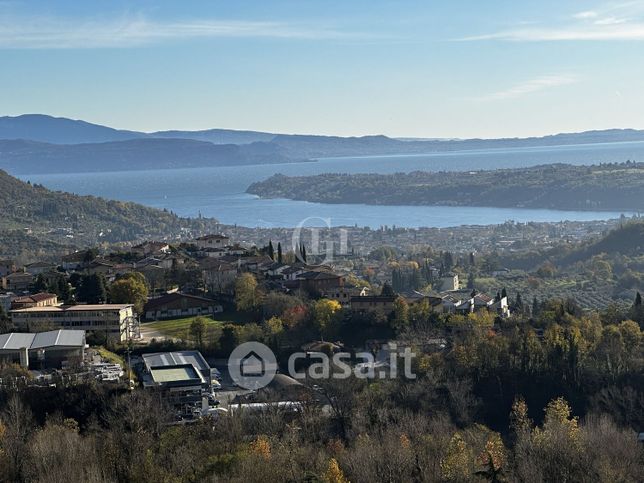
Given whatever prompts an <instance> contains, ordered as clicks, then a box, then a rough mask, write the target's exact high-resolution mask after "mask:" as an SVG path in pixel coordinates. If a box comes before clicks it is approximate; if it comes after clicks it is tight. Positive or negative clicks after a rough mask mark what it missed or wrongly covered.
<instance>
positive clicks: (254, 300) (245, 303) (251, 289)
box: [235, 273, 259, 311]
mask: <svg viewBox="0 0 644 483" xmlns="http://www.w3.org/2000/svg"><path fill="white" fill-rule="evenodd" d="M258 305H259V289H258V288H257V280H256V279H255V277H254V276H253V275H252V274H250V273H242V274H241V275H240V276H239V277H237V280H235V306H236V307H237V310H241V311H248V310H254V309H256V308H257V306H258Z"/></svg>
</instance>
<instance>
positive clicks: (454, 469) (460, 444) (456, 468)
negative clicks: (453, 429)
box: [440, 433, 472, 481]
mask: <svg viewBox="0 0 644 483" xmlns="http://www.w3.org/2000/svg"><path fill="white" fill-rule="evenodd" d="M471 462H472V451H471V449H470V448H469V447H468V446H467V443H466V442H465V440H464V439H463V436H461V435H460V434H459V433H454V435H453V436H452V439H451V440H450V442H449V446H448V447H447V454H446V455H445V457H444V458H443V459H442V460H441V463H440V467H441V473H442V476H443V478H444V479H445V480H447V481H466V480H468V479H469V478H470V475H471V474H472V471H471V466H472V465H471Z"/></svg>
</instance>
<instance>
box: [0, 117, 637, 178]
mask: <svg viewBox="0 0 644 483" xmlns="http://www.w3.org/2000/svg"><path fill="white" fill-rule="evenodd" d="M16 139H24V140H30V141H37V142H42V143H50V144H88V143H91V144H95V143H105V142H114V141H127V140H137V139H138V140H143V139H147V140H149V139H186V140H194V141H201V142H207V143H210V144H216V145H228V144H236V145H250V144H253V143H258V142H260V143H265V144H272V145H274V148H273V149H274V152H276V153H279V154H280V155H282V156H285V157H290V158H319V157H331V156H368V155H388V154H422V153H431V152H444V151H457V150H470V149H495V148H521V147H534V146H554V145H570V144H594V143H610V142H624V141H644V131H637V130H634V129H608V130H603V131H587V132H582V133H562V134H555V135H551V136H544V137H530V138H500V139H431V138H427V139H414V138H399V139H393V138H389V137H387V136H362V137H339V136H316V135H300V134H272V133H266V132H258V131H235V130H229V129H208V130H203V131H179V130H172V131H159V132H153V133H144V132H137V131H122V130H117V129H112V128H110V127H105V126H100V125H97V124H91V123H87V122H85V121H75V120H71V119H65V118H56V117H51V116H45V115H40V114H28V115H23V116H17V117H0V140H16ZM130 146H137V145H136V144H132V145H130ZM157 146H163V145H162V144H158V145H157ZM186 146H190V145H186ZM92 149H94V148H92ZM96 149H99V151H104V149H101V148H96ZM194 149H195V148H194V145H193V147H192V148H186V150H187V151H191V150H194ZM201 149H204V148H203V147H202V148H201ZM227 149H230V148H227ZM267 149H268V148H267ZM85 152H86V153H87V149H86V151H85ZM171 152H172V151H171ZM173 154H178V153H174V152H173ZM97 156H99V157H100V154H97ZM193 161H194V160H193ZM182 162H183V161H182V159H181V158H177V159H175V160H173V162H172V164H173V165H174V166H179V165H182V164H181V163H182ZM268 162H274V161H268ZM276 162H282V160H280V159H278V160H277V161H276ZM230 164H236V163H233V162H231V163H230ZM189 165H192V163H189Z"/></svg>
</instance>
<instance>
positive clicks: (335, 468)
mask: <svg viewBox="0 0 644 483" xmlns="http://www.w3.org/2000/svg"><path fill="white" fill-rule="evenodd" d="M323 480H324V481H325V482H326V483H349V480H347V478H346V477H345V476H344V473H343V472H342V469H340V465H339V464H338V461H337V460H336V459H335V458H331V459H330V460H329V465H328V467H327V470H326V472H325V473H324V477H323Z"/></svg>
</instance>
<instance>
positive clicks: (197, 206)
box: [20, 142, 644, 228]
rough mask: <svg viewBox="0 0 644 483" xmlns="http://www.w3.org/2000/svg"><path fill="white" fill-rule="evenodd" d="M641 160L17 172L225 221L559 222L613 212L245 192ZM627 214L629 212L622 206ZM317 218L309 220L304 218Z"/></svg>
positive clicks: (636, 152)
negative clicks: (324, 200)
mask: <svg viewBox="0 0 644 483" xmlns="http://www.w3.org/2000/svg"><path fill="white" fill-rule="evenodd" d="M626 160H632V161H641V160H644V142H627V143H603V144H587V145H572V146H548V147H533V148H511V149H489V150H470V151H453V152H448V153H432V154H422V155H399V156H362V157H347V158H324V159H320V160H318V161H317V162H304V163H291V164H272V165H254V166H239V167H236V166H235V167H232V166H227V167H213V168H199V169H173V170H146V171H117V172H104V173H76V174H33V175H21V176H20V178H21V179H24V180H30V181H31V182H32V183H41V184H43V185H45V186H47V187H48V188H51V189H55V190H62V191H68V192H72V193H78V194H92V195H96V196H103V197H106V198H112V199H117V200H123V201H135V202H137V203H141V204H144V205H148V206H153V207H156V208H167V209H168V210H172V211H174V212H175V213H177V214H178V215H181V216H190V217H195V216H198V215H199V214H201V215H203V216H208V217H215V218H217V219H219V220H220V221H221V222H222V223H225V224H238V225H243V226H249V227H258V226H261V227H292V226H296V225H297V224H298V223H300V222H302V221H303V220H306V219H307V218H311V217H315V218H322V219H328V220H330V223H331V224H332V225H333V226H342V225H356V224H357V225H358V226H369V227H372V228H378V227H380V226H383V225H388V226H392V225H396V226H400V227H419V226H428V227H447V226H455V225H471V224H477V225H487V224H497V223H503V222H505V221H508V220H514V221H517V222H526V221H563V220H579V221H582V220H600V219H609V218H616V217H618V216H620V214H621V213H618V212H592V211H558V210H534V209H514V208H486V207H462V206H460V207H449V206H367V205H326V204H320V203H308V202H304V201H291V200H284V199H276V200H275V199H273V200H265V199H259V198H257V197H256V196H254V195H249V194H246V193H245V191H246V188H247V187H248V186H249V185H250V184H251V183H253V182H255V181H260V180H263V179H266V178H268V177H270V176H272V175H273V174H276V173H282V174H285V175H292V176H293V175H310V174H320V173H383V174H384V173H395V172H410V171H417V170H423V171H471V170H477V169H496V168H518V167H526V166H535V165H539V164H547V163H568V164H580V165H583V164H597V163H609V162H623V161H626ZM625 214H626V215H629V214H630V213H625ZM313 224H318V225H320V224H322V222H321V221H319V220H318V221H317V223H316V221H315V220H309V221H308V222H307V225H313Z"/></svg>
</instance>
